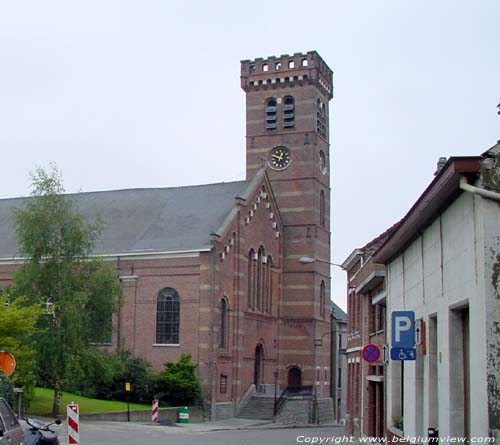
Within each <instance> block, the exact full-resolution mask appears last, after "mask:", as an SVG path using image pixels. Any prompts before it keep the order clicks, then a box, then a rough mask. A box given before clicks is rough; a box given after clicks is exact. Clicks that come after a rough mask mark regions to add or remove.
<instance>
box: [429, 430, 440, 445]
mask: <svg viewBox="0 0 500 445" xmlns="http://www.w3.org/2000/svg"><path fill="white" fill-rule="evenodd" d="M427 437H428V438H429V443H433V442H439V431H438V429H437V428H427Z"/></svg>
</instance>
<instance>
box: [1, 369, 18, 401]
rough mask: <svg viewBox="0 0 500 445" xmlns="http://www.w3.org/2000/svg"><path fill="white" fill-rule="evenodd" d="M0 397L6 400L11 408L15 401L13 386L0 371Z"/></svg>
mask: <svg viewBox="0 0 500 445" xmlns="http://www.w3.org/2000/svg"><path fill="white" fill-rule="evenodd" d="M0 397H2V398H4V399H5V400H7V402H8V403H9V405H10V406H13V405H14V403H15V401H16V394H15V393H14V385H13V384H12V382H11V381H10V380H9V379H8V378H7V377H5V374H4V373H3V372H1V371H0Z"/></svg>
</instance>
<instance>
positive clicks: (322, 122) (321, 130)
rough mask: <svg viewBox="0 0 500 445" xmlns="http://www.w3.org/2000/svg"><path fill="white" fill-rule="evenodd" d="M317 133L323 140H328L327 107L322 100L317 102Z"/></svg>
mask: <svg viewBox="0 0 500 445" xmlns="http://www.w3.org/2000/svg"><path fill="white" fill-rule="evenodd" d="M316 131H317V132H318V134H319V135H320V136H321V137H322V138H323V139H326V106H325V104H324V103H323V102H322V101H321V100H320V99H318V101H317V110H316Z"/></svg>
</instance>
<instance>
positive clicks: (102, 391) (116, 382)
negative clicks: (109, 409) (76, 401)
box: [64, 349, 157, 404]
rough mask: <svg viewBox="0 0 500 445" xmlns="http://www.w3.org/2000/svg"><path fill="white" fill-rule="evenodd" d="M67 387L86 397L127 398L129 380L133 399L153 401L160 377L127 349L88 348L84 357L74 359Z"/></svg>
mask: <svg viewBox="0 0 500 445" xmlns="http://www.w3.org/2000/svg"><path fill="white" fill-rule="evenodd" d="M70 367H71V370H70V372H69V376H70V378H69V379H68V380H67V381H66V382H65V384H64V389H65V390H67V391H70V392H73V393H76V394H79V395H82V396H85V397H92V398H97V399H103V400H119V401H126V400H127V393H126V392H125V383H127V382H128V383H130V384H131V386H132V391H131V392H130V401H131V402H134V403H147V404H149V403H151V400H153V398H154V395H155V392H156V386H157V376H156V375H155V374H154V373H153V372H152V370H151V366H150V365H149V363H147V362H146V361H145V360H143V359H141V358H137V357H132V355H131V354H130V353H129V352H127V351H120V352H118V353H115V354H111V353H108V352H104V351H100V350H98V349H89V350H88V351H87V352H86V354H85V357H84V358H83V359H82V360H78V361H75V362H73V363H72V364H71V365H70Z"/></svg>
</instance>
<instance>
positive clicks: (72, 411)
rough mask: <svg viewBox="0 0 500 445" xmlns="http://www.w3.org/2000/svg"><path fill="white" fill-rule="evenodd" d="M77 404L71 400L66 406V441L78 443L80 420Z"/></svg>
mask: <svg viewBox="0 0 500 445" xmlns="http://www.w3.org/2000/svg"><path fill="white" fill-rule="evenodd" d="M78 414H79V409H78V405H76V404H75V403H74V402H71V403H70V404H69V405H68V407H67V415H68V422H67V424H68V443H70V444H72V443H80V426H79V425H80V422H79V416H78Z"/></svg>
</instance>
